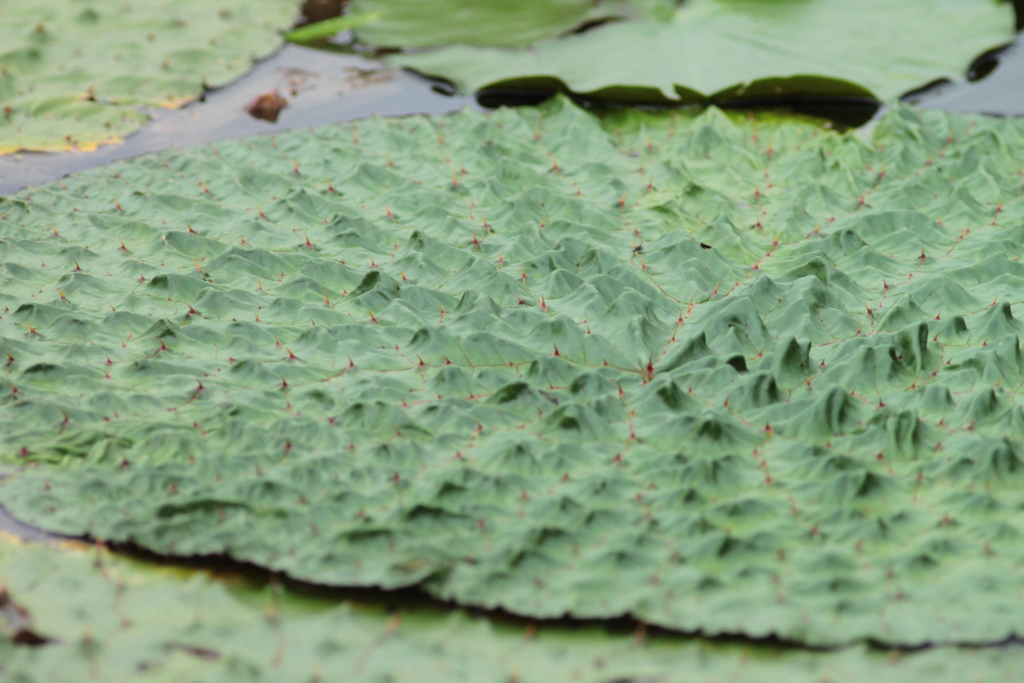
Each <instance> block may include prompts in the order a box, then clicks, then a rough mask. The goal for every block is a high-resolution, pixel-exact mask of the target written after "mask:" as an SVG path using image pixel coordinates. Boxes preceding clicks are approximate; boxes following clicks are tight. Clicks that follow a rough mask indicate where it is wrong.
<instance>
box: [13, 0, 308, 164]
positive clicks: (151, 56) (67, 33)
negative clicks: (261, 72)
mask: <svg viewBox="0 0 1024 683" xmlns="http://www.w3.org/2000/svg"><path fill="white" fill-rule="evenodd" d="M295 13H296V7H295V3H294V2H292V1H291V0H249V1H246V2H242V1H241V0H225V1H224V2H217V3H209V2H202V1H200V0H178V1H176V2H157V1H155V0H134V1H133V2H127V3H121V4H111V3H105V2H96V1H95V0H85V1H83V0H54V1H53V2H45V3H38V2H37V3H31V2H14V1H13V0H4V1H3V2H0V110H2V114H0V154H8V153H11V152H16V151H18V150H20V149H27V150H37V151H56V150H64V149H79V150H89V149H93V148H95V147H96V146H98V145H101V144H105V143H110V142H117V141H118V140H120V139H121V138H122V137H124V136H125V135H127V134H128V133H130V132H132V131H133V130H135V129H137V128H139V126H141V125H142V124H143V123H145V122H146V121H147V120H148V118H149V117H148V116H147V115H146V114H145V113H144V111H141V110H139V109H138V106H139V105H142V106H148V107H171V108H174V107H180V106H182V105H183V104H185V103H187V102H191V101H193V100H194V99H196V98H197V97H198V96H199V95H200V94H202V92H203V89H204V87H217V86H220V85H224V84H226V83H228V82H229V81H231V80H233V79H234V78H236V77H238V76H240V75H241V74H242V73H244V72H245V71H246V70H247V69H248V68H249V67H250V66H252V62H253V60H254V59H257V58H259V57H263V56H265V55H267V54H269V53H270V52H272V51H273V50H274V49H276V48H277V46H278V45H280V42H281V39H280V35H279V31H280V30H281V29H284V28H287V27H288V26H289V25H290V24H291V23H292V21H293V20H294V18H295Z"/></svg>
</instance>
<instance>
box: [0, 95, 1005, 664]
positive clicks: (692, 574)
mask: <svg viewBox="0 0 1024 683" xmlns="http://www.w3.org/2000/svg"><path fill="white" fill-rule="evenodd" d="M1021 158H1024V127H1022V124H1021V123H1020V122H1018V121H1016V120H998V119H990V118H985V117H980V116H957V115H947V114H944V113H940V112H929V111H918V110H915V109H911V108H907V107H902V106H898V107H894V108H892V109H891V110H890V111H889V112H888V113H887V114H886V115H885V116H884V117H883V118H882V119H881V120H880V121H879V122H878V123H877V126H876V127H875V128H874V129H873V130H872V131H870V132H848V133H837V132H834V131H833V130H831V129H830V128H829V126H828V125H826V124H823V122H821V121H815V120H805V119H795V118H791V117H784V116H776V115H772V114H767V113H750V114H747V113H737V114H730V115H727V114H725V113H723V112H721V111H719V110H717V109H714V108H709V109H707V110H705V111H703V112H699V113H698V112H691V111H681V112H668V113H645V112H638V111H630V110H623V111H619V112H616V113H613V114H610V115H608V116H606V117H605V118H604V119H601V118H598V117H596V116H595V115H593V114H591V113H588V112H585V111H583V110H581V109H578V108H576V107H575V106H573V105H571V104H570V103H569V102H568V101H567V100H565V99H556V100H553V101H552V102H551V103H549V104H548V105H546V106H545V107H543V108H541V109H522V110H516V111H512V110H499V111H497V112H495V113H493V114H481V113H476V112H469V111H466V112H463V113H460V114H457V115H452V116H446V117H436V118H430V117H412V118H407V119H392V120H386V119H379V118H377V119H371V120H367V121H361V122H356V123H351V124H346V125H341V126H333V127H326V128H319V129H314V130H309V131H301V132H288V133H284V134H281V135H277V136H274V137H261V138H252V139H248V140H238V141H227V142H222V143H218V144H216V145H214V146H207V147H200V148H195V149H188V150H183V151H168V152H164V153H160V154H154V155H148V156H143V157H139V158H138V159H135V160H131V161H125V162H119V163H117V164H114V165H111V166H108V167H103V168H97V169H94V170H91V171H88V172H85V173H81V174H77V175H74V176H71V177H69V178H67V179H64V180H62V181H60V182H59V183H54V184H50V185H46V186H42V187H38V188H35V189H32V190H29V191H27V192H25V193H23V194H20V195H17V196H13V197H9V198H7V199H6V200H4V201H3V202H2V203H0V239H2V240H3V242H2V243H0V244H2V246H3V249H2V252H0V253H2V254H3V262H2V264H0V269H2V270H0V272H2V273H4V275H3V281H2V282H3V285H2V287H0V314H2V317H0V354H2V355H0V358H5V359H6V360H5V361H4V373H5V374H4V380H3V381H4V385H3V386H4V388H3V391H2V398H0V452H2V455H3V457H4V458H5V459H6V461H7V462H9V463H13V464H17V465H20V467H19V469H18V472H17V473H16V474H15V475H14V476H11V477H9V478H8V479H5V480H4V481H3V483H2V485H0V503H2V504H3V505H5V506H7V507H8V509H9V510H11V512H12V513H13V514H15V515H16V516H17V517H19V518H20V519H23V520H25V521H28V522H31V523H33V524H37V525H40V526H42V527H45V528H48V529H53V530H57V531H62V532H65V533H71V534H88V535H90V536H92V537H95V538H99V539H105V540H111V541H122V542H131V543H134V544H137V545H138V546H141V547H144V548H147V549H149V550H152V551H154V552H157V553H161V554H166V555H179V556H191V555H226V556H228V557H231V558H234V559H236V560H241V561H246V562H251V563H254V564H257V565H260V566H263V567H266V568H269V569H272V570H274V571H279V572H284V573H286V574H288V575H290V576H293V577H296V578H300V579H304V580H308V581H312V582H316V583H322V584H328V585H336V586H380V587H383V588H398V587H403V586H415V587H419V588H420V589H422V590H423V591H425V592H427V593H429V594H431V595H433V596H437V597H439V598H443V599H445V600H451V601H454V602H457V603H460V604H463V605H473V606H480V607H485V608H501V609H504V610H507V611H509V612H513V613H516V614H520V615H524V616H529V617H534V618H547V617H561V616H571V617H576V618H607V617H617V616H621V615H632V616H634V617H636V618H638V619H641V620H643V621H645V622H648V623H651V624H655V625H660V626H664V627H666V628H670V629H678V630H682V631H690V632H697V631H699V632H702V633H705V634H731V633H739V634H746V635H749V636H756V637H762V636H769V635H777V636H779V637H782V638H785V639H788V640H792V641H797V642H803V643H813V644H830V645H834V644H842V643H849V642H853V641H857V640H860V639H864V638H871V639H873V640H875V641H876V642H881V643H889V644H906V645H917V644H923V643H950V642H955V643H981V642H989V641H999V640H1002V639H1004V638H1006V637H1007V636H1008V635H1010V634H1012V633H1016V632H1019V631H1020V629H1021V628H1022V626H1024V623H1022V622H1024V616H1022V615H1021V613H1020V611H1019V610H1016V609H1015V608H1014V606H1013V602H1012V600H1011V599H1010V597H1011V596H1013V595H1016V594H1017V593H1018V592H1019V591H1020V590H1021V587H1022V584H1024V578H1022V577H1021V576H1020V573H1019V572H1018V571H1017V569H1016V567H1017V563H1018V562H1019V557H1020V535H1021V527H1020V524H1021V522H1020V519H1019V514H1018V507H1019V499H1020V496H1021V492H1022V490H1024V480H1022V476H1024V447H1022V445H1021V439H1022V438H1024V413H1022V409H1021V401H1020V397H1019V388H1020V386H1021V384H1022V381H1024V356H1022V353H1021V350H1020V342H1019V334H1020V330H1021V323H1020V322H1019V320H1018V316H1017V315H1016V314H1015V309H1016V307H1017V305H1018V304H1019V302H1020V291H1021V286H1022V284H1024V266H1022V265H1021V264H1020V263H1019V261H1018V258H1019V255H1020V253H1021V249H1022V247H1024V243H1022V240H1024V233H1022V231H1021V229H1020V226H1021V221H1022V218H1024V199H1022V196H1021V195H1022V183H1024V181H1022V171H1021V167H1020V162H1019V160H1020V159H1021Z"/></svg>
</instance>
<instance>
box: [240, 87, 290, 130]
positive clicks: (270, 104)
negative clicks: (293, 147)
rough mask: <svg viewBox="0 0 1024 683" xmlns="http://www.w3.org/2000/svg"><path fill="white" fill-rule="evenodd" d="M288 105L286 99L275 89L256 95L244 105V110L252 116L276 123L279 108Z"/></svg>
mask: <svg viewBox="0 0 1024 683" xmlns="http://www.w3.org/2000/svg"><path fill="white" fill-rule="evenodd" d="M287 106H288V100H286V99H285V98H283V97H281V94H280V93H278V92H277V90H270V91H268V92H265V93H263V94H262V95H257V96H256V97H255V98H254V99H253V100H252V102H250V103H249V104H247V105H245V110H246V111H247V112H249V115H250V116H252V117H253V118H257V119H261V120H263V121H269V122H270V123H277V117H278V115H279V114H280V113H281V110H282V109H284V108H285V107H287Z"/></svg>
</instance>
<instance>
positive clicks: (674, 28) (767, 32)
mask: <svg viewBox="0 0 1024 683" xmlns="http://www.w3.org/2000/svg"><path fill="white" fill-rule="evenodd" d="M444 20H445V17H444V16H443V15H440V14H439V15H437V18H436V19H434V20H433V21H444ZM429 21H430V20H429V19H428V18H426V17H425V18H423V24H424V25H428V22H429ZM1013 27H1014V18H1013V8H1012V6H1011V5H1010V4H1009V3H1006V2H999V1H997V0H943V1H942V2H934V0H906V1H904V2H888V1H887V0H864V1H861V2H845V1H844V0H783V1H779V0H687V2H685V3H683V4H682V5H681V6H680V7H679V8H678V9H677V10H676V11H675V14H674V16H673V17H672V19H671V20H670V21H668V22H665V21H659V20H657V19H639V20H635V21H624V22H615V23H611V24H608V25H606V26H602V27H600V28H596V29H593V30H590V31H587V32H585V33H583V34H581V35H570V36H566V37H563V38H551V39H548V40H545V41H542V42H539V43H537V44H535V45H532V46H530V47H529V48H528V49H501V48H500V47H497V46H502V45H505V43H500V42H492V43H489V45H492V47H471V46H469V45H454V46H450V47H443V48H439V49H436V50H428V51H424V52H413V53H403V54H399V55H395V56H393V57H390V58H389V61H390V63H392V64H395V65H400V66H404V67H409V68H412V69H414V70H416V71H419V72H421V73H424V74H428V75H430V76H436V77H440V78H444V79H447V80H450V81H452V82H453V83H454V84H456V85H457V86H458V87H459V88H461V89H462V90H464V91H466V92H473V91H476V90H480V89H485V88H518V89H540V90H563V91H564V90H569V91H572V92H574V93H580V94H584V95H588V96H591V97H595V98H598V99H609V100H621V101H628V102H652V101H653V102H658V101H682V102H701V101H706V100H707V99H708V98H710V99H712V100H715V101H724V100H731V99H736V98H745V99H758V98H765V97H778V96H782V95H830V96H834V95H847V96H850V95H852V96H865V95H866V96H874V97H877V98H879V99H882V100H888V99H891V98H895V97H898V96H899V95H901V94H903V93H905V92H907V91H909V90H913V89H915V88H919V87H921V86H923V85H926V84H928V83H930V82H932V81H935V80H938V79H943V78H949V79H954V80H955V79H959V78H960V77H961V76H962V74H963V73H965V72H966V70H967V68H968V66H970V63H971V60H973V59H974V58H975V57H976V56H978V55H979V54H981V53H982V52H984V51H986V50H988V49H990V48H993V47H997V46H999V45H1003V44H1006V43H1009V42H1011V41H1012V39H1013ZM360 36H362V37H364V39H366V40H368V41H370V42H374V41H376V40H379V39H378V38H377V37H376V36H375V35H374V34H372V33H369V34H366V35H364V34H363V33H360ZM466 42H470V41H466ZM411 44H413V45H418V44H419V43H411Z"/></svg>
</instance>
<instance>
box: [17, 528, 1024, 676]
mask: <svg viewBox="0 0 1024 683" xmlns="http://www.w3.org/2000/svg"><path fill="white" fill-rule="evenodd" d="M0 581H3V582H4V585H5V586H7V593H6V594H7V595H8V596H9V598H8V600H9V602H10V604H15V600H17V603H16V604H17V605H18V609H20V610H21V611H22V612H23V613H24V614H26V615H29V616H31V617H33V618H34V621H35V622H36V623H37V625H38V627H39V628H40V629H46V633H48V634H49V636H50V640H49V641H48V642H47V643H46V644H45V645H43V646H37V647H26V646H18V645H15V644H14V643H12V642H11V641H10V640H5V639H4V633H3V629H2V628H0V680H11V681H19V682H22V683H32V682H34V681H53V680H76V679H77V678H78V677H80V676H81V675H82V672H88V675H89V677H90V679H92V680H102V681H142V682H144V683H150V682H156V681H168V682H170V681H182V680H203V681H210V682H215V681H238V680H259V681H281V682H282V683H294V682H295V681H317V680H321V681H331V680H344V681H353V682H354V683H363V682H373V683H378V682H379V681H390V682H392V683H413V682H415V683H421V682H422V683H429V682H431V681H438V682H442V681H443V682H445V683H447V682H448V681H466V682H467V683H477V682H478V681H519V682H520V683H542V682H543V683H546V682H548V681H570V680H571V681H581V682H582V683H599V682H600V683H604V682H607V681H627V680H628V681H648V680H651V681H659V682H664V683H712V682H715V681H723V680H728V681H736V682H738V683H754V682H755V681H756V682H758V683H761V682H762V681H775V680H778V681H792V682H793V683H821V681H823V680H837V681H862V680H873V681H879V683H890V682H891V683H898V682H902V681H908V680H912V681H917V680H929V681H935V682H936V683H960V682H961V681H965V680H971V681H980V682H984V683H988V682H992V683H995V682H996V681H1006V680H1013V678H1014V675H1015V673H1016V672H1018V671H1020V667H1021V666H1022V665H1024V654H1022V653H1021V651H1020V649H1019V648H990V649H982V650H977V649H976V650H970V649H962V648H941V649H933V650H927V651H925V652H920V653H903V654H896V655H895V656H894V654H893V653H887V652H882V651H879V650H872V649H869V648H867V647H863V646H861V647H854V648H850V649H847V650H842V651H837V652H808V651H798V650H785V649H784V650H781V651H780V650H778V649H775V648H772V647H770V646H767V645H751V644H748V645H738V644H719V643H712V642H708V641H701V640H696V639H682V638H674V637H668V636H665V635H663V634H656V633H646V634H645V633H644V631H642V630H641V631H638V632H636V633H632V632H629V631H626V632H624V633H618V634H615V633H612V632H609V631H608V630H606V629H604V628H601V627H599V626H594V625H590V626H571V625H565V624H552V625H549V624H536V623H533V624H531V623H516V622H514V621H510V620H507V619H504V620H501V619H499V620H492V619H488V618H486V617H480V616H477V617H471V616H469V615H467V614H466V613H464V612H462V611H459V610H443V609H441V608H438V607H435V606H430V605H419V606H413V607H412V608H411V609H409V608H406V609H404V610H402V611H394V610H385V609H384V605H383V604H381V601H380V599H379V598H378V599H377V600H376V601H375V602H369V603H368V602H366V600H365V598H364V599H363V601H362V602H361V603H360V602H358V601H356V602H353V601H351V600H349V599H346V597H345V596H342V595H332V594H330V593H327V594H325V593H323V592H320V593H317V592H314V591H310V590H309V589H304V588H302V587H289V586H287V585H286V586H280V585H278V586H275V585H261V584H260V583H258V582H256V581H254V580H253V579H251V578H250V579H246V578H245V577H244V576H242V575H231V574H226V575H225V574H221V575H220V576H219V577H217V578H211V577H210V576H208V575H206V574H204V573H201V572H197V571H194V570H183V569H160V568H155V567H153V566H151V565H147V564H143V563H140V562H137V561H130V560H126V559H124V558H121V557H118V556H116V555H113V554H110V553H108V552H106V551H103V550H99V551H96V550H91V549H89V548H86V547H83V548H81V549H78V548H73V547H70V548H69V547H65V548H64V549H62V550H56V549H53V548H48V547H45V546H34V545H28V546H25V545H14V544H11V543H9V542H7V541H4V540H3V539H2V538H0ZM357 600H358V597H357ZM3 621H4V619H3V616H2V615H0V626H2V624H3Z"/></svg>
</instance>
